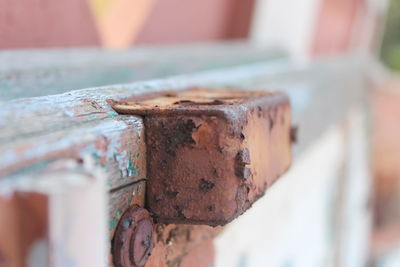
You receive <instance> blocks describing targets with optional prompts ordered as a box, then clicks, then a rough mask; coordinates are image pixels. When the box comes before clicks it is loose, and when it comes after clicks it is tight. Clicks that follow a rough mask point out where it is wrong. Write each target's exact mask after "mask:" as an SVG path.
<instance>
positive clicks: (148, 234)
mask: <svg viewBox="0 0 400 267" xmlns="http://www.w3.org/2000/svg"><path fill="white" fill-rule="evenodd" d="M153 231H154V225H153V220H152V219H151V217H150V214H149V212H148V211H147V210H146V209H144V208H142V207H140V206H138V205H133V206H132V207H130V208H129V209H128V210H127V211H126V212H125V213H124V214H123V215H122V217H121V219H120V221H119V223H118V226H117V229H116V231H115V234H114V238H113V241H112V255H113V263H114V265H115V266H124V267H139V266H144V265H145V263H146V261H147V259H148V258H149V256H150V254H151V250H152V249H153V247H154V242H153Z"/></svg>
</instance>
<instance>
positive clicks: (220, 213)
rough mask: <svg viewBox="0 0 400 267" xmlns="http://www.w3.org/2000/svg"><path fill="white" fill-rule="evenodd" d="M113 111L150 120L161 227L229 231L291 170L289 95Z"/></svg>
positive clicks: (150, 203) (169, 102)
mask: <svg viewBox="0 0 400 267" xmlns="http://www.w3.org/2000/svg"><path fill="white" fill-rule="evenodd" d="M110 104H111V105H112V107H113V108H114V109H115V110H116V111H117V112H118V113H120V114H132V115H140V116H143V117H144V125H145V132H146V146H147V175H148V178H149V179H148V182H147V191H146V195H147V201H146V202H147V203H146V207H147V208H148V210H149V211H150V212H151V213H152V214H153V215H154V218H155V219H156V221H157V222H161V223H185V224H206V225H212V226H215V225H224V224H226V223H228V222H230V221H232V220H233V219H234V218H236V217H237V216H239V215H240V214H242V213H243V212H244V211H246V210H247V209H248V208H250V207H251V205H252V203H253V202H255V201H256V200H257V199H258V198H260V197H261V196H262V195H263V194H264V192H265V190H266V189H267V188H268V187H270V186H271V185H272V183H274V182H275V181H276V180H277V179H278V178H279V177H280V176H281V175H282V174H283V173H284V172H285V171H286V170H287V169H288V168H289V166H290V163H291V158H292V155H291V144H292V139H293V136H292V135H293V131H291V108H290V103H289V99H288V97H287V96H286V95H285V94H283V93H280V92H248V91H237V90H236V91H235V90H206V89H191V90H186V91H179V92H164V93H162V94H161V95H152V96H151V95H147V96H141V97H140V98H136V99H128V100H126V101H122V102H121V101H120V102H114V101H112V102H110Z"/></svg>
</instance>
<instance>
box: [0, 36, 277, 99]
mask: <svg viewBox="0 0 400 267" xmlns="http://www.w3.org/2000/svg"><path fill="white" fill-rule="evenodd" d="M280 58H284V56H283V55H282V53H279V52H277V51H271V50H266V49H264V48H257V47H254V46H250V45H249V44H247V43H244V42H229V43H215V44H192V45H180V46H176V45H175V46H162V47H146V48H145V47H138V48H133V49H130V50H127V51H106V50H101V49H98V48H86V49H83V48H82V49H50V50H31V51H15V50H13V51H2V52H0V89H1V90H0V101H5V100H11V99H16V98H22V97H34V96H43V95H49V94H59V93H63V92H67V91H71V90H74V89H80V88H87V87H96V86H103V85H107V84H121V83H128V82H134V81H139V80H148V79H155V78H159V77H167V76H172V75H181V74H188V73H192V72H198V71H204V70H211V69H218V68H226V67H231V66H238V65H243V64H251V63H256V62H264V61H267V60H274V59H280Z"/></svg>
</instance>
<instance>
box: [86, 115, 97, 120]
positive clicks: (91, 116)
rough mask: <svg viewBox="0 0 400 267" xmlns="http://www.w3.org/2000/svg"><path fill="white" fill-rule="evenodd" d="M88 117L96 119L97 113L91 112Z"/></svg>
mask: <svg viewBox="0 0 400 267" xmlns="http://www.w3.org/2000/svg"><path fill="white" fill-rule="evenodd" d="M88 119H89V120H94V119H96V114H89V115H88Z"/></svg>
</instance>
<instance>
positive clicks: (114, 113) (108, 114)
mask: <svg viewBox="0 0 400 267" xmlns="http://www.w3.org/2000/svg"><path fill="white" fill-rule="evenodd" d="M107 116H108V117H111V118H112V117H115V116H118V113H117V112H115V111H110V112H108V113H107Z"/></svg>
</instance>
